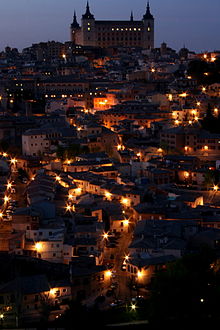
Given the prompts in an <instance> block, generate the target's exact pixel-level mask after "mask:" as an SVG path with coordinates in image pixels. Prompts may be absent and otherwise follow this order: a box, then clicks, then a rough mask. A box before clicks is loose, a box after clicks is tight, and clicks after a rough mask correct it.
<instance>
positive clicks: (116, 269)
mask: <svg viewBox="0 0 220 330" xmlns="http://www.w3.org/2000/svg"><path fill="white" fill-rule="evenodd" d="M131 239H132V232H129V233H121V236H120V238H119V239H118V243H117V246H116V247H115V248H114V249H112V252H113V254H114V266H113V269H112V270H113V276H112V282H113V283H114V282H117V283H118V286H117V287H116V289H114V290H115V297H116V298H117V299H120V300H123V301H126V300H130V299H131V297H132V292H131V290H130V288H129V287H128V286H127V281H128V275H127V274H126V272H124V271H122V270H121V266H122V264H123V261H124V257H125V255H127V254H128V246H129V244H130V242H131Z"/></svg>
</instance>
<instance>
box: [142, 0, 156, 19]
mask: <svg viewBox="0 0 220 330" xmlns="http://www.w3.org/2000/svg"><path fill="white" fill-rule="evenodd" d="M143 19H154V17H153V15H152V14H151V12H150V2H149V0H148V1H147V9H146V13H145V15H144V17H143Z"/></svg>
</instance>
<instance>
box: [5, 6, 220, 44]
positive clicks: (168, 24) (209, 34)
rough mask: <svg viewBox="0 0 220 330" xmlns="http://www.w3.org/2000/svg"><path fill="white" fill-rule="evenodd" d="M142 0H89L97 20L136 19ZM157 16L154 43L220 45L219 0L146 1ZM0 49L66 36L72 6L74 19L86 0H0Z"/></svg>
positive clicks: (64, 39)
mask: <svg viewBox="0 0 220 330" xmlns="http://www.w3.org/2000/svg"><path fill="white" fill-rule="evenodd" d="M146 2H147V0H146V1H145V0H90V8H91V12H92V13H93V14H94V16H95V18H96V19H123V20H126V19H129V17H130V12H131V10H133V12H134V19H138V20H139V19H141V18H142V16H143V14H144V12H145V8H146ZM150 3H151V11H152V13H153V15H154V16H155V18H156V22H155V23H156V34H155V36H156V46H159V45H160V44H161V42H163V41H165V42H167V44H168V45H169V46H170V47H172V48H174V49H176V50H179V49H180V48H181V47H182V46H183V45H184V44H185V45H186V47H188V48H189V49H190V50H194V51H205V50H214V49H215V50H217V49H220V33H219V31H220V19H219V13H220V0H210V1H207V0H151V1H150ZM0 5H1V10H0V50H2V49H3V48H4V47H5V46H7V45H9V46H11V47H17V48H19V49H22V48H24V47H27V46H30V45H31V44H32V43H35V42H40V41H48V40H56V41H61V42H63V41H67V40H69V25H70V23H71V20H72V15H73V11H74V9H76V12H77V17H78V21H80V19H81V16H82V14H83V13H84V12H85V6H86V0H0Z"/></svg>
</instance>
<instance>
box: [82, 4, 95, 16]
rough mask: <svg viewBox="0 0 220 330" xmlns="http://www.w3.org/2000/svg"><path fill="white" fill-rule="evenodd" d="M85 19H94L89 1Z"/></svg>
mask: <svg viewBox="0 0 220 330" xmlns="http://www.w3.org/2000/svg"><path fill="white" fill-rule="evenodd" d="M83 18H84V19H94V16H93V15H92V14H91V12H90V8H89V1H87V3H86V12H85V14H84V15H83Z"/></svg>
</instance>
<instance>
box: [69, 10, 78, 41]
mask: <svg viewBox="0 0 220 330" xmlns="http://www.w3.org/2000/svg"><path fill="white" fill-rule="evenodd" d="M79 33H80V26H79V23H78V22H77V18H76V12H75V11H74V15H73V22H72V24H71V25H70V40H71V41H72V42H73V43H74V44H77V43H78V34H79Z"/></svg>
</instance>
